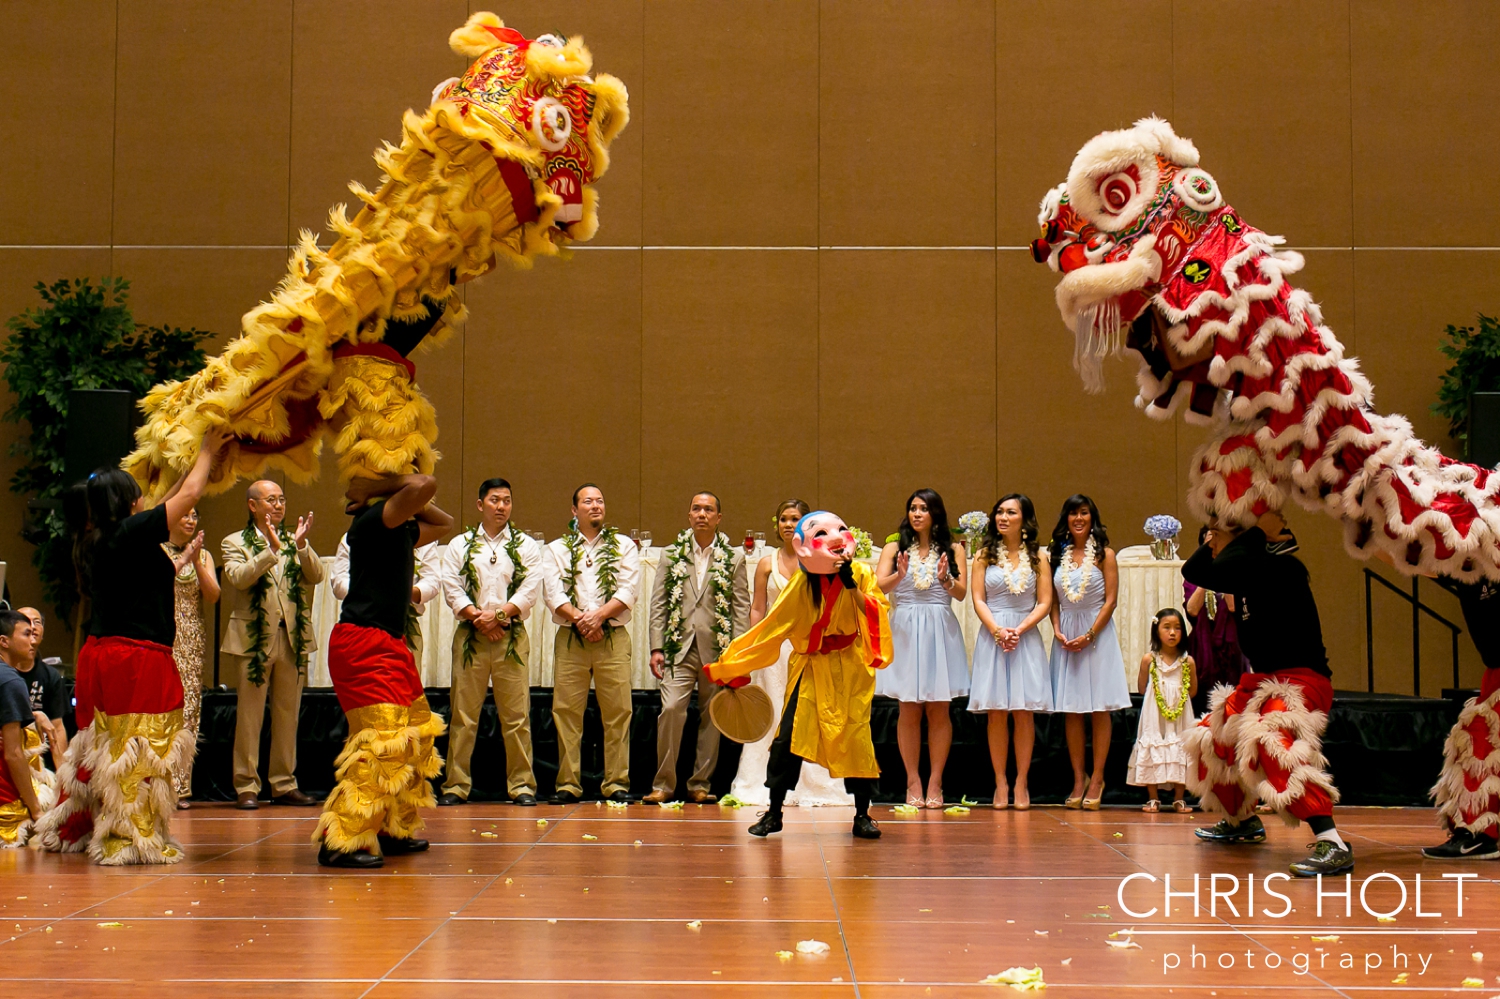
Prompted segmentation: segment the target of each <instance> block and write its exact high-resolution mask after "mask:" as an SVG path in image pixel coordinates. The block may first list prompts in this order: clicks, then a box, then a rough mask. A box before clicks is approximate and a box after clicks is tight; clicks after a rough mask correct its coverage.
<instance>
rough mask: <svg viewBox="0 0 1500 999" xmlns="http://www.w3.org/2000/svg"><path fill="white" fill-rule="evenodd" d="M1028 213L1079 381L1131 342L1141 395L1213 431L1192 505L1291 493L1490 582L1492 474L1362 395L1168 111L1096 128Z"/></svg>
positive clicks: (1378, 546) (1376, 541)
mask: <svg viewBox="0 0 1500 999" xmlns="http://www.w3.org/2000/svg"><path fill="white" fill-rule="evenodd" d="M1039 221H1040V222H1041V226H1042V238H1040V239H1038V240H1036V241H1035V242H1034V243H1033V244H1032V253H1033V255H1034V256H1035V257H1036V259H1037V260H1038V261H1039V262H1044V263H1046V264H1047V265H1048V266H1049V267H1051V268H1052V269H1053V270H1054V271H1058V272H1059V273H1061V274H1062V275H1063V277H1062V280H1061V281H1060V282H1058V285H1057V305H1058V309H1059V310H1060V311H1061V313H1062V317H1063V321H1064V322H1065V323H1067V324H1068V325H1069V326H1070V327H1072V328H1073V330H1074V335H1075V338H1076V339H1075V347H1074V355H1073V360H1074V365H1075V367H1077V368H1078V370H1079V373H1080V374H1081V375H1082V376H1083V381H1084V385H1085V387H1086V388H1087V389H1088V390H1089V391H1090V392H1099V391H1102V390H1103V376H1102V371H1101V366H1100V361H1101V359H1102V358H1103V357H1105V356H1106V355H1109V354H1117V353H1120V352H1121V351H1123V350H1131V351H1133V352H1135V353H1136V354H1138V355H1139V356H1140V358H1141V362H1142V363H1141V368H1140V373H1139V375H1138V379H1137V380H1138V383H1139V386H1140V392H1139V396H1138V397H1137V399H1136V405H1137V406H1138V407H1140V408H1141V409H1143V410H1145V412H1146V414H1147V415H1148V416H1151V417H1153V418H1156V419H1168V418H1170V417H1171V416H1172V414H1173V412H1174V411H1175V410H1176V409H1177V408H1178V407H1179V406H1180V405H1181V404H1182V403H1183V401H1184V400H1186V401H1187V407H1188V411H1187V413H1186V414H1185V415H1186V418H1187V419H1188V420H1189V421H1190V422H1194V423H1200V424H1203V425H1205V426H1209V427H1211V428H1212V436H1211V437H1210V439H1209V441H1208V442H1207V443H1206V444H1205V445H1204V446H1203V447H1202V448H1200V449H1199V451H1198V453H1197V454H1196V456H1195V457H1194V459H1193V465H1192V470H1191V476H1192V478H1191V486H1190V491H1189V495H1188V500H1189V503H1190V505H1191V507H1192V509H1193V512H1194V514H1195V515H1197V516H1198V517H1199V518H1201V519H1202V520H1204V521H1206V522H1209V523H1218V524H1226V525H1228V524H1235V525H1239V526H1241V527H1249V526H1250V525H1251V524H1253V523H1254V522H1255V520H1256V518H1257V517H1259V516H1260V515H1261V514H1262V513H1265V512H1266V511H1268V510H1279V509H1280V508H1281V507H1282V506H1283V504H1284V503H1285V502H1286V500H1287V498H1288V497H1291V498H1293V499H1295V500H1296V501H1297V502H1298V503H1300V504H1302V505H1303V506H1304V507H1306V508H1308V509H1310V510H1322V511H1324V512H1326V513H1328V514H1329V515H1331V516H1333V517H1336V518H1338V519H1340V520H1342V521H1343V523H1344V540H1345V546H1346V547H1347V548H1348V549H1349V551H1350V553H1351V554H1353V555H1355V556H1356V557H1358V558H1362V559H1364V558H1369V557H1370V556H1371V555H1374V554H1377V553H1380V552H1383V553H1385V554H1386V555H1388V556H1389V557H1390V559H1391V560H1392V561H1393V563H1394V564H1395V566H1396V567H1397V568H1398V569H1400V570H1401V571H1402V572H1405V573H1407V574H1412V573H1414V572H1424V573H1441V574H1443V575H1447V576H1452V577H1454V578H1456V579H1460V580H1463V581H1465V582H1473V581H1476V580H1478V579H1480V578H1481V577H1488V578H1490V579H1500V546H1497V542H1500V508H1497V507H1496V502H1495V496H1496V492H1497V491H1500V476H1492V475H1491V474H1490V470H1488V469H1482V468H1477V467H1475V466H1473V465H1465V464H1460V463H1458V462H1455V461H1451V460H1449V459H1447V458H1445V457H1443V455H1442V454H1441V453H1439V452H1438V450H1437V449H1436V448H1431V447H1428V446H1426V445H1424V444H1423V443H1422V442H1421V441H1420V440H1418V439H1417V438H1416V437H1414V436H1413V434H1412V429H1411V424H1410V423H1408V422H1407V421H1406V419H1404V418H1403V417H1400V416H1382V415H1380V414H1378V413H1376V412H1374V410H1372V409H1371V408H1370V399H1371V386H1370V382H1369V381H1368V380H1367V379H1366V378H1365V376H1364V375H1363V374H1361V373H1360V371H1359V364H1358V362H1357V361H1356V360H1355V359H1354V358H1352V357H1346V356H1345V354H1344V348H1343V345H1342V344H1340V343H1339V342H1338V340H1336V339H1335V338H1334V335H1333V332H1332V331H1331V330H1329V329H1328V327H1326V326H1324V325H1323V319H1322V313H1321V311H1320V310H1319V308H1318V306H1317V304H1316V303H1314V302H1313V300H1312V296H1310V295H1309V294H1308V293H1307V292H1305V291H1303V290H1301V289H1298V288H1295V287H1293V285H1292V284H1291V283H1290V280H1289V279H1290V277H1291V276H1292V275H1293V274H1295V273H1296V272H1297V271H1299V270H1301V269H1302V263H1303V261H1302V256H1301V254H1298V253H1293V252H1290V251H1281V250H1277V246H1279V245H1280V244H1281V242H1282V239H1281V238H1280V237H1277V236H1268V235H1266V234H1265V233H1263V232H1261V231H1259V230H1258V229H1256V228H1254V227H1253V226H1251V225H1250V224H1248V223H1247V222H1245V221H1244V220H1243V219H1241V218H1240V217H1239V214H1238V213H1237V212H1235V210H1234V209H1233V208H1231V207H1230V206H1229V205H1228V204H1226V203H1225V201H1224V196H1223V193H1222V192H1221V191H1220V190H1219V186H1218V184H1217V183H1216V182H1215V181H1214V179H1213V177H1212V176H1210V175H1209V174H1208V172H1207V171H1205V170H1203V169H1202V168H1201V167H1199V166H1198V150H1197V149H1195V148H1194V147H1193V144H1192V143H1191V142H1189V141H1187V140H1186V139H1182V138H1179V137H1178V136H1177V135H1176V133H1174V132H1173V131H1172V127H1171V125H1169V124H1167V123H1166V122H1165V121H1162V120H1161V119H1159V118H1145V119H1142V120H1141V121H1139V122H1137V123H1136V125H1135V127H1134V128H1129V129H1124V130H1122V131H1117V132H1105V133H1103V134H1101V135H1098V136H1095V137H1094V138H1093V139H1090V140H1089V142H1088V143H1087V144H1085V145H1084V147H1083V149H1081V150H1080V151H1079V153H1078V156H1077V157H1076V158H1075V159H1074V160H1073V166H1072V168H1071V170H1069V172H1068V179H1067V181H1066V182H1065V183H1062V184H1059V185H1058V186H1057V187H1056V188H1055V189H1054V190H1052V191H1050V192H1048V194H1047V197H1046V198H1045V199H1044V200H1043V202H1042V209H1041V216H1040V219H1039Z"/></svg>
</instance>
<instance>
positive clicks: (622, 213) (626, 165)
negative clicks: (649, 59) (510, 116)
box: [454, 0, 672, 492]
mask: <svg viewBox="0 0 1500 999" xmlns="http://www.w3.org/2000/svg"><path fill="white" fill-rule="evenodd" d="M481 10H491V11H494V12H495V13H496V14H498V15H500V17H501V18H502V19H503V20H504V21H505V23H506V24H507V25H509V26H510V27H512V28H515V29H516V30H517V31H519V32H521V33H522V34H523V35H525V36H526V37H527V38H535V37H536V36H537V35H543V34H547V33H548V32H552V33H558V32H562V33H564V34H566V35H568V36H569V37H572V36H574V35H582V36H583V40H584V42H585V43H586V44H587V45H588V48H589V51H590V52H591V53H593V56H594V72H595V73H609V74H611V75H613V76H617V77H619V78H620V80H621V82H623V83H624V84H625V86H626V88H628V89H629V91H630V124H629V125H627V126H625V131H623V132H621V133H620V135H619V137H618V138H617V139H615V141H614V145H612V146H610V148H609V160H610V166H609V171H608V173H606V174H605V176H604V178H603V179H602V180H600V181H599V183H598V184H597V185H596V186H597V188H598V191H599V234H598V235H597V236H595V237H594V239H593V242H592V244H591V245H602V246H639V245H640V243H641V171H642V167H643V163H644V159H645V157H644V154H643V150H644V148H645V145H644V143H645V136H646V98H645V95H646V62H645V43H644V41H643V23H644V20H645V15H644V0H612V2H610V3H599V2H597V0H515V2H510V0H507V2H506V3H504V4H499V3H495V2H494V0H469V11H470V13H473V12H476V11H481ZM454 27H457V25H454ZM664 124H665V125H666V127H672V123H664ZM569 492H572V490H571V488H570V489H569Z"/></svg>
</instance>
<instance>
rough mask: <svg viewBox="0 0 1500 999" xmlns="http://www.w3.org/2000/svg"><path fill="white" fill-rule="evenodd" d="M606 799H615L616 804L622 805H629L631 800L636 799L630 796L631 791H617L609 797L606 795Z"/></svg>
mask: <svg viewBox="0 0 1500 999" xmlns="http://www.w3.org/2000/svg"><path fill="white" fill-rule="evenodd" d="M604 800H605V801H613V802H615V803H616V804H620V805H628V804H630V803H631V802H633V801H635V800H636V799H634V798H632V797H631V796H630V792H629V791H616V792H615V793H614V794H611V795H608V796H607V797H605V799H604Z"/></svg>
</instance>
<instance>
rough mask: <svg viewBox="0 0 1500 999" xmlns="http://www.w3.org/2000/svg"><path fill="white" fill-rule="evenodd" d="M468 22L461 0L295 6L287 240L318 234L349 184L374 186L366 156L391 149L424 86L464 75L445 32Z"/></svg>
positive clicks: (314, 1)
mask: <svg viewBox="0 0 1500 999" xmlns="http://www.w3.org/2000/svg"><path fill="white" fill-rule="evenodd" d="M468 16H469V12H468V4H467V3H466V2H465V0H439V2H431V0H429V2H427V3H421V4H413V3H409V2H405V0H298V2H297V4H296V7H295V11H294V22H293V30H292V124H291V135H292V145H291V176H292V177H293V183H292V186H291V197H292V205H291V228H290V231H289V232H288V234H287V238H288V240H289V241H290V240H292V239H295V238H296V234H297V230H299V229H311V230H312V231H314V232H321V231H323V230H324V229H325V228H326V227H327V223H328V210H329V209H330V208H332V207H333V205H335V204H337V203H340V202H343V203H346V204H351V203H353V196H352V195H351V194H350V193H349V190H348V186H347V185H348V183H349V181H351V180H358V181H360V182H361V183H363V184H365V185H366V186H367V187H369V188H370V189H371V190H374V189H375V188H376V186H377V185H378V179H379V175H380V171H379V168H378V167H376V166H375V160H374V158H373V155H372V154H373V153H374V151H375V150H376V149H377V148H379V146H380V144H381V142H382V141H388V142H391V143H393V144H395V145H400V143H401V116H402V114H403V113H404V112H405V111H406V110H407V109H411V110H414V111H416V113H417V114H421V113H422V112H423V111H425V110H426V109H427V106H428V105H429V104H430V103H431V98H432V88H433V87H435V86H437V85H438V84H439V83H441V82H442V81H443V80H446V79H447V78H448V77H450V76H455V75H457V74H458V73H461V72H462V71H463V67H464V64H465V60H464V58H463V57H462V56H459V55H455V54H454V52H453V50H452V49H450V48H448V34H449V32H451V31H452V30H453V29H454V28H457V27H458V26H459V25H461V24H463V23H464V21H465V19H467V18H468ZM372 70H373V71H372ZM356 207H357V203H353V204H351V207H350V209H349V213H350V215H353V214H354V211H355V208H356ZM322 242H323V244H324V245H325V246H326V245H327V244H328V242H329V239H327V238H325V239H323V240H322Z"/></svg>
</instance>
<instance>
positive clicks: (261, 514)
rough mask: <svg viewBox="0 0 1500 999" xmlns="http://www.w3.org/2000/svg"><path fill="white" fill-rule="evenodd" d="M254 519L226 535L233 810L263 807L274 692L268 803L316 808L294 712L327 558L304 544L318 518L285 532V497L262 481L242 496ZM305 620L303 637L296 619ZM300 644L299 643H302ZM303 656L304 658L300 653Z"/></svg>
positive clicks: (225, 645)
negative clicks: (233, 697) (233, 682)
mask: <svg viewBox="0 0 1500 999" xmlns="http://www.w3.org/2000/svg"><path fill="white" fill-rule="evenodd" d="M245 498H246V502H247V504H248V505H249V507H250V522H249V523H248V524H246V525H245V529H244V530H243V531H236V532H235V533H233V534H231V535H229V537H227V538H225V539H224V545H223V552H224V582H225V583H226V584H228V585H226V586H225V587H224V593H225V596H232V602H233V609H232V610H231V611H230V613H229V630H228V631H227V632H225V634H224V642H223V644H222V645H221V646H220V651H221V652H223V653H225V654H226V655H231V656H234V657H236V660H237V665H238V666H239V691H238V693H239V704H238V707H237V709H236V721H235V729H234V791H235V794H236V795H237V796H238V797H237V800H236V802H235V807H236V808H243V809H252V808H257V807H259V806H258V804H257V800H258V799H259V797H260V774H259V770H260V726H261V720H262V718H263V716H264V714H265V710H266V692H267V690H269V691H270V695H271V767H270V778H271V801H272V802H274V803H276V804H280V805H315V804H317V800H316V799H315V798H313V797H312V796H310V795H308V794H304V793H303V792H302V791H300V790H298V788H297V777H296V771H297V716H298V714H299V712H300V710H301V707H302V685H303V684H304V683H305V682H306V679H307V658H308V656H309V655H311V654H312V652H313V650H315V649H316V648H317V640H316V639H315V638H314V636H313V630H312V602H313V590H314V588H316V586H317V584H318V583H321V582H322V581H323V563H322V562H321V561H320V560H319V559H318V553H317V552H315V551H313V548H312V545H310V544H308V543H307V532H308V531H310V530H311V529H312V522H313V516H312V514H311V513H309V514H308V515H307V516H305V517H301V518H299V519H298V520H297V530H296V532H295V533H291V532H288V531H287V529H286V527H285V526H284V525H283V524H282V521H283V520H284V519H285V518H286V497H285V496H284V495H282V492H281V487H280V486H278V485H277V484H276V483H274V482H270V481H268V480H265V479H262V480H261V481H259V482H252V483H251V484H250V488H249V490H248V491H247V492H246V494H245ZM299 620H300V623H301V629H300V631H301V635H300V641H299V636H298V630H299V629H298V623H299ZM299 645H300V648H299ZM299 653H300V655H299Z"/></svg>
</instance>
